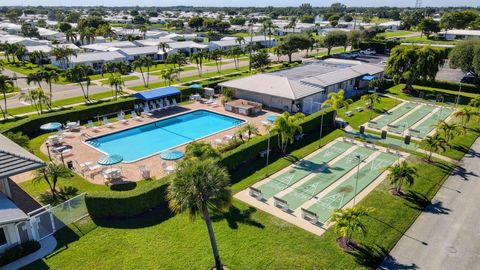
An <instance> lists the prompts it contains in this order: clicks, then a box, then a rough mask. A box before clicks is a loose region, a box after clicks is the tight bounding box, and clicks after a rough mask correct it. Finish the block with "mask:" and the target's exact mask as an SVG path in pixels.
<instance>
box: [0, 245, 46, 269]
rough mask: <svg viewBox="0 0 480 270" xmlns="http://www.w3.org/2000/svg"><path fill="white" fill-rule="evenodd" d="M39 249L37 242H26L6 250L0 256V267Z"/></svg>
mask: <svg viewBox="0 0 480 270" xmlns="http://www.w3.org/2000/svg"><path fill="white" fill-rule="evenodd" d="M39 249H40V243H38V242H37V241H27V242H24V243H21V244H19V245H16V246H13V247H11V248H8V249H7V250H5V251H4V252H3V253H2V254H1V255H0V266H4V265H7V264H9V263H11V262H13V261H16V260H18V259H20V258H22V257H24V256H27V255H28V254H31V253H33V252H35V251H37V250H39Z"/></svg>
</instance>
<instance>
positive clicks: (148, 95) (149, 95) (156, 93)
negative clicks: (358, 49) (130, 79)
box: [132, 86, 180, 100]
mask: <svg viewBox="0 0 480 270" xmlns="http://www.w3.org/2000/svg"><path fill="white" fill-rule="evenodd" d="M178 94H180V90H178V88H177V87H175V86H167V87H161V88H155V89H152V90H148V91H143V92H139V93H135V94H133V95H132V96H133V97H136V98H138V99H143V100H154V99H159V98H164V97H169V96H174V95H178Z"/></svg>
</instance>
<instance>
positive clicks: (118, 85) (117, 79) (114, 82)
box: [108, 74, 125, 100]
mask: <svg viewBox="0 0 480 270" xmlns="http://www.w3.org/2000/svg"><path fill="white" fill-rule="evenodd" d="M108 84H109V85H110V87H112V88H113V89H114V90H115V93H114V98H115V100H117V98H118V93H121V92H122V90H123V87H124V86H125V82H124V81H123V79H122V76H120V75H118V74H117V75H113V76H112V77H110V78H109V79H108Z"/></svg>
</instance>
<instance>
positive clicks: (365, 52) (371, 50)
mask: <svg viewBox="0 0 480 270" xmlns="http://www.w3.org/2000/svg"><path fill="white" fill-rule="evenodd" d="M360 53H363V54H365V55H374V54H376V53H377V52H376V51H375V50H374V49H372V48H368V49H366V50H363V51H360Z"/></svg>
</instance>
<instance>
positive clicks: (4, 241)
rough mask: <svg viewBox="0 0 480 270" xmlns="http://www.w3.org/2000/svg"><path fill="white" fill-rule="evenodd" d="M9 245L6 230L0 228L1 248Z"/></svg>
mask: <svg viewBox="0 0 480 270" xmlns="http://www.w3.org/2000/svg"><path fill="white" fill-rule="evenodd" d="M5 244H7V236H6V235H5V229H4V228H3V227H0V246H3V245H5Z"/></svg>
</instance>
